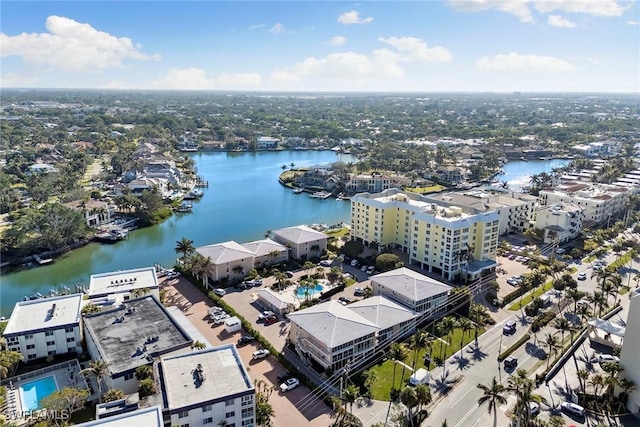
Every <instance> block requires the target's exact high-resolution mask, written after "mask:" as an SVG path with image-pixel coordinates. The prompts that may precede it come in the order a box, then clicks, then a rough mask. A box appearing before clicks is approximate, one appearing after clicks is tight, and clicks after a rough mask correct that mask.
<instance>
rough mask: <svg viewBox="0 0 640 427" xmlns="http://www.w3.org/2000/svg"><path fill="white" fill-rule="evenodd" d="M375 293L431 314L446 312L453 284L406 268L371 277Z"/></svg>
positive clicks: (429, 315) (414, 309)
mask: <svg viewBox="0 0 640 427" xmlns="http://www.w3.org/2000/svg"><path fill="white" fill-rule="evenodd" d="M371 289H372V290H373V295H376V296H377V295H380V296H385V297H387V298H389V299H392V300H394V301H396V302H398V303H400V304H402V305H403V306H405V307H407V308H408V309H409V310H411V311H414V312H416V313H420V314H421V315H426V316H427V317H430V318H432V317H438V316H439V315H440V314H442V313H444V312H445V311H446V308H447V302H448V301H449V293H450V292H451V290H452V289H453V288H452V287H451V286H449V285H447V284H445V283H442V282H440V281H439V280H436V279H432V278H431V277H427V276H425V275H423V274H420V273H418V272H415V271H413V270H410V269H408V268H406V267H402V268H398V269H395V270H391V271H387V272H385V273H380V274H376V275H375V276H371Z"/></svg>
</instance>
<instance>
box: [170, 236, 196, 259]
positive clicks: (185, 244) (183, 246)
mask: <svg viewBox="0 0 640 427" xmlns="http://www.w3.org/2000/svg"><path fill="white" fill-rule="evenodd" d="M174 250H175V252H176V253H177V254H182V256H181V259H182V262H183V263H184V262H185V261H186V259H187V257H188V256H189V255H191V254H192V253H193V251H195V247H194V246H193V240H189V239H187V238H186V237H183V238H182V239H180V240H179V241H177V242H176V247H175V249H174Z"/></svg>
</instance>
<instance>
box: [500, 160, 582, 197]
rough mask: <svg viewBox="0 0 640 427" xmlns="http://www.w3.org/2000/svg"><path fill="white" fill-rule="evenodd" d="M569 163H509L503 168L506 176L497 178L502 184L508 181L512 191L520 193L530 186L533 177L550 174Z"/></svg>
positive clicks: (535, 161) (539, 161)
mask: <svg viewBox="0 0 640 427" xmlns="http://www.w3.org/2000/svg"><path fill="white" fill-rule="evenodd" d="M569 162H570V160H565V159H553V160H531V161H527V162H525V161H520V160H518V161H515V162H508V163H507V164H505V165H504V166H503V167H502V169H503V170H504V175H498V177H497V178H498V180H500V181H501V182H502V181H507V183H508V184H509V188H510V189H512V190H516V191H518V190H520V189H521V188H522V187H526V186H528V185H529V184H530V183H529V181H530V179H531V175H536V174H539V173H542V172H546V173H549V172H551V171H552V170H553V169H554V168H560V167H562V166H565V165H566V164H567V163H569Z"/></svg>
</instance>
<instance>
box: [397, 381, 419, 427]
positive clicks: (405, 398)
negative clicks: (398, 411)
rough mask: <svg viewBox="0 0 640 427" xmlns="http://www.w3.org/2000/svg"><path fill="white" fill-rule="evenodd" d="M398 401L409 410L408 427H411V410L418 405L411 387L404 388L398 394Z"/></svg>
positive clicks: (416, 397)
mask: <svg viewBox="0 0 640 427" xmlns="http://www.w3.org/2000/svg"><path fill="white" fill-rule="evenodd" d="M400 401H401V402H402V403H403V404H404V406H406V407H407V409H408V410H409V425H411V426H413V408H414V407H415V406H416V405H417V404H418V396H417V395H416V391H415V389H414V388H413V387H410V386H406V387H405V388H403V389H402V391H401V392H400Z"/></svg>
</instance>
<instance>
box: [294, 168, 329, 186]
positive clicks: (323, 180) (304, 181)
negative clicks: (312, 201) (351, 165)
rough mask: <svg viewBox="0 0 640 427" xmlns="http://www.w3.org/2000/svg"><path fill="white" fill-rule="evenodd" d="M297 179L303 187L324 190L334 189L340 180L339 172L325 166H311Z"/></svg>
mask: <svg viewBox="0 0 640 427" xmlns="http://www.w3.org/2000/svg"><path fill="white" fill-rule="evenodd" d="M297 180H298V183H299V184H300V185H302V186H303V187H310V188H321V189H323V190H333V189H334V188H335V186H336V185H337V183H338V182H339V178H338V176H337V174H336V173H335V172H334V171H332V170H329V169H327V168H325V167H312V168H309V170H307V171H305V172H304V173H303V174H302V175H301V176H299V177H298V178H297Z"/></svg>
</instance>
